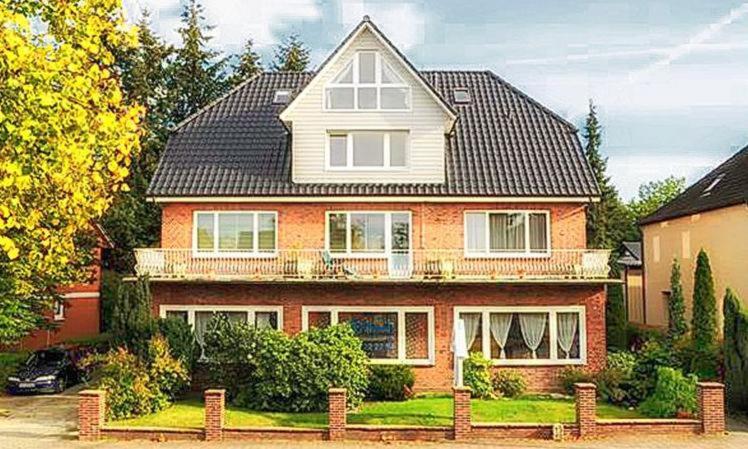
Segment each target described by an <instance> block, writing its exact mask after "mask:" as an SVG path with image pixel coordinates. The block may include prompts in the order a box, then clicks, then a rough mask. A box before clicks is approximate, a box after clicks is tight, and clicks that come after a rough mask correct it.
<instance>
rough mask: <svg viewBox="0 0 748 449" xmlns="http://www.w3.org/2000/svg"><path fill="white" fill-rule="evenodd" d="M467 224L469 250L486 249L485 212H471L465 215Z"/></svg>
mask: <svg viewBox="0 0 748 449" xmlns="http://www.w3.org/2000/svg"><path fill="white" fill-rule="evenodd" d="M465 219H466V222H467V226H466V228H467V229H465V232H467V247H468V249H469V250H470V251H485V250H486V214H485V213H483V212H478V213H476V212H472V213H469V214H467V215H466V216H465Z"/></svg>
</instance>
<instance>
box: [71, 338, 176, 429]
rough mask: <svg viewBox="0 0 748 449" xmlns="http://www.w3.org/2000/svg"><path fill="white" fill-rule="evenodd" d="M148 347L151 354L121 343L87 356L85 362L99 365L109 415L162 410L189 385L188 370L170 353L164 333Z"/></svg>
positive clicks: (114, 417)
mask: <svg viewBox="0 0 748 449" xmlns="http://www.w3.org/2000/svg"><path fill="white" fill-rule="evenodd" d="M147 351H148V356H147V357H145V358H141V357H138V356H137V355H135V354H134V353H132V352H130V351H128V350H127V349H126V348H124V347H120V348H117V349H113V350H111V351H109V352H107V353H106V354H94V355H91V356H90V357H88V358H87V359H86V360H85V363H84V366H92V365H97V366H99V367H100V370H101V376H100V379H99V381H98V388H100V389H102V390H104V391H105V392H106V401H105V404H106V416H107V419H124V418H131V417H134V416H141V415H147V414H150V413H154V412H157V411H159V410H163V409H164V408H166V407H167V406H168V405H169V404H170V402H171V400H172V399H173V398H174V396H175V395H176V394H177V393H178V392H179V391H181V390H183V389H184V388H185V387H186V386H187V383H188V379H189V375H188V371H187V369H186V368H185V367H184V365H183V364H182V362H181V361H179V360H176V359H174V358H173V357H171V355H170V354H169V345H168V343H167V342H166V340H165V339H164V338H163V337H154V338H153V339H152V340H151V341H150V342H149V344H148V348H147Z"/></svg>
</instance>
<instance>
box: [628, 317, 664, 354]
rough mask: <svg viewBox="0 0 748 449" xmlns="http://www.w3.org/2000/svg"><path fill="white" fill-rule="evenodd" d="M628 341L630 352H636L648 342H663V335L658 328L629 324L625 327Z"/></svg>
mask: <svg viewBox="0 0 748 449" xmlns="http://www.w3.org/2000/svg"><path fill="white" fill-rule="evenodd" d="M626 334H627V339H628V348H629V349H631V350H632V351H638V350H639V349H641V347H642V346H644V344H645V343H646V342H648V341H650V340H658V341H661V340H664V339H665V333H664V332H663V330H662V329H660V328H655V327H644V326H642V325H640V324H636V323H629V324H628V325H627V327H626Z"/></svg>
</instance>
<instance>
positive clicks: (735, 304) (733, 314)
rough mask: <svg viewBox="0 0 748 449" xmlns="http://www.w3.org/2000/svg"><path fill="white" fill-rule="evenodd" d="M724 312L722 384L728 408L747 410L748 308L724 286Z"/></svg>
mask: <svg viewBox="0 0 748 449" xmlns="http://www.w3.org/2000/svg"><path fill="white" fill-rule="evenodd" d="M723 308H724V314H725V341H724V353H725V384H726V388H727V391H726V394H727V402H728V404H729V406H730V408H732V409H735V410H743V411H748V308H746V307H745V306H744V305H743V303H742V302H741V301H740V298H738V297H737V295H735V293H734V292H733V291H732V290H730V289H729V288H728V289H727V292H726V293H725V300H724V306H723Z"/></svg>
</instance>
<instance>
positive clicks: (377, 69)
mask: <svg viewBox="0 0 748 449" xmlns="http://www.w3.org/2000/svg"><path fill="white" fill-rule="evenodd" d="M362 53H374V54H375V55H376V58H375V63H374V64H375V65H374V77H375V79H374V82H373V83H360V82H359V80H358V78H359V73H358V65H359V61H358V59H359V55H361V54H362ZM351 60H352V61H353V65H352V67H351V70H353V82H352V83H350V84H345V83H334V82H332V81H330V82H328V83H327V84H325V87H324V88H323V89H322V110H323V111H325V112H410V111H412V110H413V89H411V87H410V85H409V84H407V83H393V84H383V83H382V71H381V68H382V54H381V52H379V51H378V50H359V51H357V52H356V53H354V55H353V58H352V59H351ZM385 63H386V61H385ZM347 65H348V62H346V63H345V64H343V65H342V68H345V67H346V66H347ZM390 67H392V64H390ZM393 70H394V68H393ZM339 73H340V72H337V73H335V75H334V76H333V77H332V79H335V78H336V77H337V76H338V74H339ZM397 76H399V77H400V78H402V76H401V75H400V74H399V73H398V74H397ZM361 87H373V88H376V91H377V107H376V108H372V109H359V107H358V89H359V88H361ZM388 87H392V88H399V89H406V90H407V92H408V93H407V105H408V107H407V108H406V109H383V108H381V104H382V88H388ZM330 88H352V89H353V109H331V108H328V107H327V90H328V89H330Z"/></svg>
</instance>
